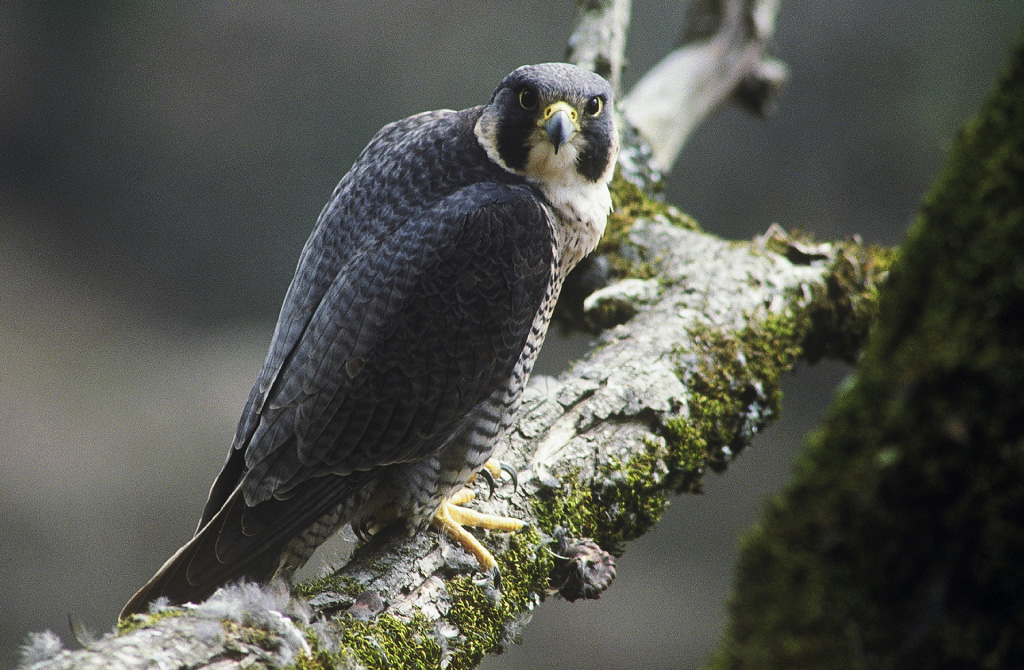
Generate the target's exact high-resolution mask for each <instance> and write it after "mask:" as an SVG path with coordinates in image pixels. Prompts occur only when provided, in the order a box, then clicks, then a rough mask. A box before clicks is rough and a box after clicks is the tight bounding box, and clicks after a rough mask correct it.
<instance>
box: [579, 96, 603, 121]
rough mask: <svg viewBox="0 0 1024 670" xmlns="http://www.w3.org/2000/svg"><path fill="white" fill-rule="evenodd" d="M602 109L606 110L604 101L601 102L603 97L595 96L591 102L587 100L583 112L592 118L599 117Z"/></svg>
mask: <svg viewBox="0 0 1024 670" xmlns="http://www.w3.org/2000/svg"><path fill="white" fill-rule="evenodd" d="M602 109H604V101H603V100H601V96H599V95H595V96H594V97H593V98H591V99H590V100H587V105H586V107H584V108H583V111H585V112H586V113H587V114H589V115H590V116H597V115H598V114H600V113H601V110H602Z"/></svg>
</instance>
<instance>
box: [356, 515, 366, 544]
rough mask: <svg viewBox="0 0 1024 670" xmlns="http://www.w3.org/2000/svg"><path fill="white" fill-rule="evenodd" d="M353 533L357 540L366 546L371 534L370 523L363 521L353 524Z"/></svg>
mask: <svg viewBox="0 0 1024 670" xmlns="http://www.w3.org/2000/svg"><path fill="white" fill-rule="evenodd" d="M352 532H353V533H355V536H356V539H357V540H359V542H361V543H362V544H366V541H367V539H368V536H367V534H368V533H369V522H368V521H367V520H366V519H363V520H362V521H360V522H359V523H354V524H352Z"/></svg>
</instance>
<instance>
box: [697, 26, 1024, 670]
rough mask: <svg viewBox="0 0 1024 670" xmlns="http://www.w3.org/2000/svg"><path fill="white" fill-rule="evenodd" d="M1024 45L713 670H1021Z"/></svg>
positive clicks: (783, 515) (932, 196) (749, 568)
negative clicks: (861, 669) (813, 669)
mask: <svg viewBox="0 0 1024 670" xmlns="http://www.w3.org/2000/svg"><path fill="white" fill-rule="evenodd" d="M1022 398H1024V45H1022V46H1021V47H1019V48H1018V50H1017V52H1016V54H1015V57H1014V60H1013V62H1012V64H1011V67H1010V69H1009V71H1008V72H1007V73H1006V75H1005V76H1004V77H1003V79H1002V81H1001V83H1000V84H999V86H998V89H997V91H996V93H995V94H994V95H993V97H992V98H991V99H990V100H989V101H988V102H987V104H986V105H985V107H984V109H983V110H982V112H981V113H980V115H979V116H978V117H977V118H976V119H975V120H973V121H971V122H970V123H968V124H967V125H966V126H965V127H964V129H963V131H962V133H961V135H960V137H959V138H958V140H957V142H956V144H955V146H954V148H953V150H952V152H951V155H950V157H949V162H948V165H947V166H946V168H945V170H944V171H943V173H942V174H941V176H940V178H939V180H938V181H937V183H936V184H935V186H934V187H933V189H932V191H931V192H930V193H929V195H928V196H927V198H926V199H925V202H924V204H923V206H922V209H921V213H920V215H919V217H918V219H917V221H916V222H915V224H914V226H913V227H912V228H911V230H910V232H909V234H908V237H907V240H906V242H905V244H904V245H903V247H902V250H901V251H900V254H899V257H898V258H897V260H896V261H895V263H894V265H893V267H892V270H891V274H890V278H889V281H888V284H887V285H886V286H885V287H883V289H882V295H881V304H880V316H879V320H878V322H877V325H876V327H875V330H874V331H873V332H872V338H871V341H870V343H869V346H868V349H867V351H866V352H865V354H864V357H863V359H862V361H861V363H860V365H859V367H858V370H857V373H856V378H855V381H853V382H852V383H851V384H850V385H848V387H847V388H846V390H845V391H844V392H843V393H842V394H841V396H840V397H839V398H838V400H837V401H836V403H835V406H834V407H833V408H832V409H831V411H830V413H829V416H828V418H827V419H826V421H825V422H824V425H823V427H822V428H821V430H820V431H819V432H818V433H816V434H815V435H814V436H813V437H812V439H811V440H810V443H809V445H808V448H807V451H806V453H805V454H804V455H803V457H802V460H801V461H800V463H799V466H798V471H797V474H796V476H795V478H794V480H793V481H792V482H791V484H790V485H789V487H788V489H787V490H786V491H785V493H784V494H783V495H782V496H781V497H779V498H778V499H777V500H776V501H774V502H773V504H772V505H771V507H770V509H769V510H768V512H767V514H766V516H765V518H764V520H763V523H762V524H761V525H760V527H759V528H757V529H756V530H754V531H753V532H752V533H751V534H750V535H749V536H748V537H747V538H746V540H745V542H744V547H743V550H742V553H741V558H740V564H739V567H738V570H737V577H736V590H735V595H734V597H733V599H732V602H731V605H730V609H731V622H730V625H729V627H728V630H727V632H726V635H725V638H724V640H723V642H722V645H721V648H720V650H719V652H718V654H717V655H716V656H715V658H714V659H713V661H712V663H711V667H713V668H716V669H723V668H787V669H789V668H838V669H841V668H969V667H976V668H1011V667H1024V523H1022V521H1021V520H1022V519H1024V405H1022Z"/></svg>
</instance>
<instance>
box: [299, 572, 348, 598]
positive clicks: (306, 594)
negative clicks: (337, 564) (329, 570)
mask: <svg viewBox="0 0 1024 670" xmlns="http://www.w3.org/2000/svg"><path fill="white" fill-rule="evenodd" d="M294 591H295V595H297V596H300V597H302V598H305V599H307V600H308V599H310V598H312V597H313V596H316V595H319V594H321V593H323V592H325V591H327V592H330V593H338V594H340V595H343V596H348V597H350V598H355V597H357V596H358V595H359V594H360V593H362V592H363V586H362V584H360V583H359V581H358V580H356V579H353V578H351V577H340V576H338V575H326V576H324V577H320V578H318V579H311V580H309V581H308V582H302V583H301V584H296V585H295V587H294Z"/></svg>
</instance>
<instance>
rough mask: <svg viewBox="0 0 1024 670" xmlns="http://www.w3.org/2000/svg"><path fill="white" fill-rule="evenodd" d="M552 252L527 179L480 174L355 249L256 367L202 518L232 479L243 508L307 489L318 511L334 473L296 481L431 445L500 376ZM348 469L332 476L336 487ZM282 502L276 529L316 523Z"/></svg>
mask: <svg viewBox="0 0 1024 670" xmlns="http://www.w3.org/2000/svg"><path fill="white" fill-rule="evenodd" d="M307 252H308V250H307ZM551 253H552V251H551V238H550V232H549V228H548V224H547V220H546V214H545V211H544V208H543V207H542V206H541V205H540V202H539V201H538V200H537V198H536V197H535V196H534V195H533V193H532V192H531V191H530V189H529V188H528V187H525V186H523V187H512V186H507V185H497V184H484V185H477V186H473V187H469V188H466V189H463V190H462V191H460V192H458V193H457V194H455V195H454V196H452V197H450V198H448V199H446V200H445V201H442V202H441V204H440V205H439V206H437V207H435V208H433V209H432V210H430V211H429V212H428V213H427V214H426V215H425V216H423V217H421V218H419V219H417V220H416V221H409V222H407V223H406V224H405V225H404V226H402V227H401V228H400V229H399V231H398V233H397V234H395V235H393V236H392V237H390V238H388V239H386V240H381V241H380V246H379V247H378V246H377V245H376V244H374V245H371V246H370V247H368V248H364V249H361V250H360V251H359V253H356V254H353V255H352V256H351V257H350V259H349V261H348V262H347V263H345V264H344V266H343V267H342V268H341V269H340V271H339V272H338V273H337V274H336V275H335V276H334V277H333V281H332V282H331V283H330V285H329V286H328V287H327V288H326V290H325V291H324V292H323V296H322V298H321V300H320V301H319V303H318V304H317V306H316V308H315V310H313V311H312V312H311V313H310V315H309V318H308V321H307V322H306V323H304V324H303V325H302V326H301V328H297V327H296V326H295V325H293V324H286V326H285V327H284V328H282V327H281V326H280V325H279V327H278V336H281V334H282V333H294V332H298V333H299V335H298V336H297V337H296V338H295V341H294V344H293V345H292V346H291V347H290V349H289V350H288V351H287V354H286V355H284V356H279V357H278V358H279V360H280V364H279V367H277V368H276V369H274V370H271V371H269V372H270V374H267V372H268V371H266V370H265V371H264V374H263V375H261V380H263V379H266V378H272V379H273V380H274V381H273V383H272V384H270V385H269V387H268V388H266V389H262V388H261V385H260V382H257V385H256V387H255V388H254V390H253V397H251V398H250V402H249V404H248V405H247V407H246V412H247V413H250V414H252V415H247V416H244V417H243V419H242V422H241V423H240V425H241V426H245V425H251V426H253V428H252V430H251V433H250V435H249V436H248V439H244V436H243V441H242V442H241V443H240V444H238V445H236V447H238V448H237V450H235V449H233V450H232V455H231V456H230V457H229V461H228V463H227V464H225V469H224V471H223V472H222V474H221V477H219V478H218V482H217V483H215V485H214V490H213V491H211V498H210V501H209V502H208V504H207V511H206V512H204V515H203V516H204V521H203V523H204V524H205V522H206V521H207V520H209V519H210V518H212V517H213V515H214V514H215V513H216V512H217V509H219V508H220V506H221V505H222V504H223V502H224V501H226V500H227V498H228V496H229V495H230V494H231V492H232V490H233V489H234V488H235V486H236V485H238V484H240V485H241V486H242V492H243V494H244V498H245V502H246V503H247V506H253V505H257V506H258V505H259V503H261V502H264V501H267V500H269V499H270V498H272V497H274V498H277V499H285V498H292V497H299V498H304V497H306V494H304V493H303V489H308V490H309V491H315V492H316V494H315V495H316V500H315V502H316V504H313V505H311V506H312V507H313V508H316V509H319V508H321V507H322V506H323V505H324V504H326V503H324V501H325V500H329V499H331V498H332V495H331V492H330V491H324V490H323V489H324V488H325V487H327V488H331V487H332V486H335V484H333V483H328V482H327V481H317V482H316V485H315V486H310V485H309V484H306V485H304V486H302V487H299V485H300V484H304V483H305V482H308V480H310V479H313V478H318V477H322V476H323V475H325V474H328V473H335V474H345V473H357V475H356V476H354V477H352V480H353V481H355V480H358V479H359V474H358V473H362V472H366V471H368V470H371V469H373V468H376V467H378V466H382V465H387V464H391V463H398V462H403V461H411V460H416V459H420V458H423V457H424V456H426V455H428V454H429V453H431V451H432V450H433V449H435V448H437V446H438V445H439V444H440V443H441V442H443V440H444V439H446V437H447V436H448V435H449V434H450V433H451V432H452V431H453V429H454V425H455V423H456V422H457V421H458V420H459V418H460V417H461V416H463V415H464V414H465V413H467V412H468V411H469V410H470V409H472V408H473V407H475V406H476V405H477V404H479V403H480V402H482V401H483V400H484V399H485V398H487V397H488V396H490V394H491V393H493V392H494V391H495V390H498V389H500V388H501V387H502V386H503V385H504V384H506V383H507V380H508V378H509V376H510V374H511V372H512V369H513V367H514V365H515V363H516V361H517V359H518V357H519V355H520V354H521V352H522V349H523V347H524V345H525V342H526V339H527V337H528V335H529V329H530V326H531V324H532V322H533V319H534V316H535V314H536V312H537V310H538V309H539V306H540V303H541V301H542V299H543V296H544V293H545V291H546V289H547V287H548V284H549V282H550V279H551V265H552V263H551ZM301 270H302V268H301V267H300V274H301ZM293 288H294V285H293ZM290 292H291V290H290ZM289 316H290V315H289V314H287V313H285V311H283V312H282V317H281V320H282V321H285V320H287V319H288V318H289ZM273 346H277V342H276V340H275V344H274V345H273ZM271 358H272V357H268V363H270V362H271ZM221 478H223V480H224V481H223V482H222V481H221ZM345 479H346V478H345V477H330V478H328V480H331V481H332V482H334V481H335V480H336V481H337V483H336V486H337V488H338V490H339V491H341V490H342V489H344V488H346V484H345V483H344V480H345ZM218 492H219V495H217V494H218ZM339 495H340V494H339ZM218 498H220V499H219V500H218ZM292 502H298V501H292ZM310 502H311V503H312V502H314V501H310ZM274 507H275V508H276V506H274ZM287 508H289V509H292V510H294V512H295V513H296V514H295V518H294V519H291V520H287V519H280V518H275V520H274V526H275V534H277V533H278V532H282V533H286V532H291V533H292V534H295V533H298V532H301V530H303V529H304V528H305V525H308V524H309V523H311V522H312V521H313V520H315V518H314V519H308V518H306V517H307V516H308V514H306V513H299V510H301V509H302V508H303V506H302V505H301V504H300V505H294V504H293V505H288V506H287ZM282 509H284V508H282ZM275 516H277V515H276V514H275ZM303 524H305V525H303ZM259 526H260V527H264V528H265V527H266V526H265V525H264V524H262V523H261V524H259ZM225 530H227V529H225ZM219 548H220V547H219V545H218V549H219Z"/></svg>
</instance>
